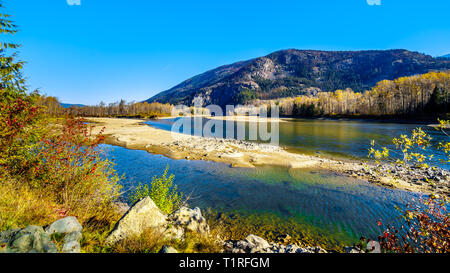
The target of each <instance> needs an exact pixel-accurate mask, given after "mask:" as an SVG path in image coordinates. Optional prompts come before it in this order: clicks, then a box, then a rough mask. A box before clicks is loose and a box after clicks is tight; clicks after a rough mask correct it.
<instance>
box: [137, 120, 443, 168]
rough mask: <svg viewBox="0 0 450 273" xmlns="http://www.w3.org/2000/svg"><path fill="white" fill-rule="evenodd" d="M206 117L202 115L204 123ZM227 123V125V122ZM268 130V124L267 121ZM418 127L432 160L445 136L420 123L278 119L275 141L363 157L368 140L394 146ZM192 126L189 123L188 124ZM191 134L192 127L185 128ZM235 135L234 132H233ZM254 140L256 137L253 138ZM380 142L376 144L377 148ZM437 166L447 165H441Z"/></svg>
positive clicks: (155, 123) (166, 123)
mask: <svg viewBox="0 0 450 273" xmlns="http://www.w3.org/2000/svg"><path fill="white" fill-rule="evenodd" d="M178 119H179V118H177V119H163V120H149V121H147V122H146V123H147V124H149V125H150V126H152V127H155V128H159V129H163V130H168V131H170V130H171V128H172V124H173V123H174V122H175V121H176V120H178ZM185 119H186V118H185ZM207 121H208V119H203V120H202V122H203V124H205V123H206V122H207ZM240 123H242V122H231V123H227V122H225V121H224V122H223V128H225V129H224V133H223V137H225V135H226V131H227V130H234V132H236V131H237V130H236V128H237V126H238V124H240ZM230 124H231V126H230ZM244 126H245V128H246V132H247V134H246V139H247V140H248V139H249V134H248V128H249V123H248V122H247V123H245V125H244ZM268 127H269V131H270V124H269V126H268ZM418 127H421V128H422V129H423V130H424V131H425V132H426V133H428V134H429V135H430V136H432V138H433V147H430V148H429V152H425V153H426V154H428V155H429V154H431V153H433V154H435V159H436V164H437V165H441V164H439V163H438V162H437V160H438V159H440V158H443V156H444V154H443V153H442V152H441V151H437V149H436V148H435V147H436V146H437V144H438V143H439V142H440V141H443V140H444V139H445V138H446V136H445V135H444V134H443V133H442V132H439V131H437V130H435V129H434V128H431V127H428V126H426V125H424V124H401V123H386V122H374V121H358V120H326V119H325V120H323V119H292V120H289V121H288V122H280V123H279V144H280V146H282V147H285V148H287V149H288V150H289V151H293V152H299V153H306V154H317V153H319V154H323V155H325V156H327V155H328V156H332V157H344V158H367V154H368V149H369V147H370V142H371V140H375V142H376V144H377V145H380V146H388V147H389V148H394V146H393V144H392V138H395V137H399V136H400V135H402V134H410V133H411V132H412V130H414V129H415V128H418ZM192 128H193V126H192ZM187 133H189V134H193V129H192V130H191V131H190V132H189V131H188V132H187ZM234 137H236V134H234ZM257 141H258V140H257ZM380 146H377V147H378V148H379V147H380ZM441 167H444V168H447V169H448V168H449V166H448V164H447V165H446V166H444V165H441Z"/></svg>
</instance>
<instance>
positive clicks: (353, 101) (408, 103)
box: [255, 71, 450, 117]
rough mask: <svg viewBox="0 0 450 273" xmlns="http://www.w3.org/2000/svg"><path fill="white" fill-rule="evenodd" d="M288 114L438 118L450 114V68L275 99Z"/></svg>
mask: <svg viewBox="0 0 450 273" xmlns="http://www.w3.org/2000/svg"><path fill="white" fill-rule="evenodd" d="M270 102H271V103H275V104H278V105H279V106H280V111H281V115H285V116H349V117H351V116H365V117H370V116H373V117H382V116H390V117H406V116H408V117H418V116H421V117H425V116H427V117H436V116H442V115H443V116H445V115H446V114H447V113H450V103H449V102H450V71H447V72H430V73H426V74H423V75H415V76H410V77H401V78H398V79H396V80H392V81H388V80H384V81H380V82H378V83H377V84H376V86H375V87H373V88H372V89H371V90H370V91H366V92H363V93H361V92H355V91H353V90H352V89H349V88H347V89H345V90H336V91H334V92H319V93H318V94H317V95H315V96H298V97H295V98H292V97H291V98H285V99H279V100H272V101H256V102H255V103H257V104H258V105H268V104H270Z"/></svg>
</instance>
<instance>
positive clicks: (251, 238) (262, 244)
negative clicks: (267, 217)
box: [245, 234, 270, 249]
mask: <svg viewBox="0 0 450 273" xmlns="http://www.w3.org/2000/svg"><path fill="white" fill-rule="evenodd" d="M245 241H247V242H249V243H250V244H253V245H255V246H256V247H257V248H259V249H266V248H270V245H269V243H268V242H267V241H266V240H264V239H263V238H261V237H258V236H256V235H253V234H250V235H248V236H247V237H246V238H245Z"/></svg>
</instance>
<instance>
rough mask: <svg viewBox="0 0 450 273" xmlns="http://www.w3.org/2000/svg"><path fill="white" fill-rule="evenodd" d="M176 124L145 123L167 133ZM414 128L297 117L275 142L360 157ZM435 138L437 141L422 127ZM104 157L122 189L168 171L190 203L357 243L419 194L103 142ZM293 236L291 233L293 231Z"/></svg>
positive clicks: (323, 173) (305, 172)
mask: <svg viewBox="0 0 450 273" xmlns="http://www.w3.org/2000/svg"><path fill="white" fill-rule="evenodd" d="M173 121H174V120H158V121H149V122H148V124H149V125H151V126H154V127H157V128H160V129H165V130H170V127H171V124H172V123H173ZM417 126H418V125H414V124H394V123H376V122H362V121H332V120H295V121H289V122H283V123H280V145H281V146H283V147H285V148H288V149H290V150H293V151H296V152H304V153H310V154H315V153H322V154H324V155H327V156H340V157H347V158H348V157H352V158H364V157H365V156H366V154H367V148H368V145H369V143H370V140H371V139H375V140H376V141H377V142H378V143H380V144H382V145H388V144H389V142H390V139H391V138H392V137H397V136H399V135H400V134H405V133H410V131H411V130H412V129H414V128H416V127H417ZM426 130H427V132H429V133H430V134H432V135H433V137H438V139H439V138H441V137H442V136H440V135H439V133H438V132H437V131H435V130H432V129H431V128H426ZM105 148H106V151H107V156H108V157H109V158H111V159H114V162H115V163H116V169H117V171H118V173H119V174H120V175H124V179H123V184H124V186H125V189H126V190H129V189H132V188H133V187H134V186H136V185H137V184H138V183H148V182H150V181H151V178H152V177H153V176H154V175H161V174H162V173H163V172H164V169H165V168H166V167H167V166H169V172H170V173H173V174H174V175H175V183H176V184H177V185H178V187H179V190H180V191H182V192H184V193H185V194H186V195H189V196H190V197H191V199H190V201H189V203H190V205H191V206H199V207H200V208H202V209H206V208H212V209H214V210H217V211H220V212H222V213H225V214H226V215H236V214H237V215H241V216H243V217H250V218H252V219H256V220H255V224H257V225H267V224H269V225H272V226H273V228H274V229H275V232H276V229H280V232H284V231H286V228H285V227H283V223H289V226H290V227H291V226H292V223H297V224H298V225H299V226H300V227H301V228H304V229H309V231H308V233H310V234H313V235H311V236H312V237H314V236H316V237H324V238H325V237H326V238H329V239H330V240H336V241H344V242H350V241H356V240H357V239H358V238H359V237H360V236H366V237H370V238H374V239H376V236H377V235H379V234H380V232H381V228H380V227H378V225H377V222H378V221H379V220H380V221H382V222H383V223H389V222H392V221H394V220H395V219H396V217H398V215H399V213H398V211H397V210H396V209H395V206H399V207H402V206H403V205H405V204H406V203H407V202H408V201H411V199H413V198H416V199H417V198H420V196H419V195H418V194H415V193H410V192H405V191H401V190H392V189H386V188H383V187H380V186H377V185H373V184H370V183H368V182H366V181H361V180H356V179H353V178H349V177H346V176H343V175H339V174H336V173H333V172H328V171H319V170H315V169H302V170H298V169H289V168H281V167H272V166H266V167H258V168H231V167H230V166H228V165H227V164H223V163H215V162H206V161H189V160H173V159H169V158H166V157H163V156H160V155H153V154H149V153H147V152H145V151H137V150H128V149H125V148H121V147H113V146H109V145H105ZM291 235H292V234H291Z"/></svg>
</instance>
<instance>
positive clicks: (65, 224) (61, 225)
mask: <svg viewBox="0 0 450 273" xmlns="http://www.w3.org/2000/svg"><path fill="white" fill-rule="evenodd" d="M82 230H83V227H82V226H81V224H80V222H78V220H77V218H76V217H73V216H69V217H65V218H62V219H59V220H57V221H55V222H54V223H53V224H51V225H50V226H49V227H48V228H47V229H46V230H45V231H46V232H47V233H48V234H49V235H52V234H55V233H59V234H68V233H71V232H76V231H78V232H81V231H82Z"/></svg>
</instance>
